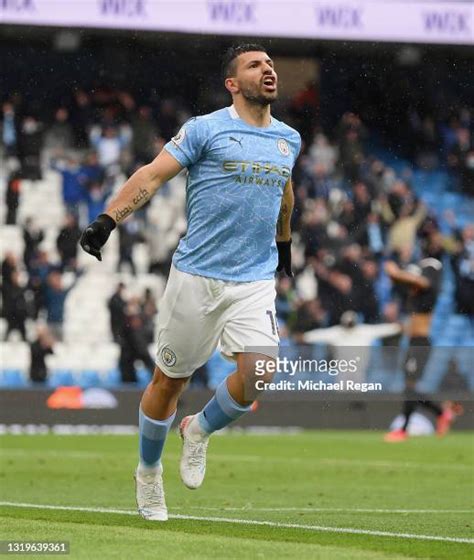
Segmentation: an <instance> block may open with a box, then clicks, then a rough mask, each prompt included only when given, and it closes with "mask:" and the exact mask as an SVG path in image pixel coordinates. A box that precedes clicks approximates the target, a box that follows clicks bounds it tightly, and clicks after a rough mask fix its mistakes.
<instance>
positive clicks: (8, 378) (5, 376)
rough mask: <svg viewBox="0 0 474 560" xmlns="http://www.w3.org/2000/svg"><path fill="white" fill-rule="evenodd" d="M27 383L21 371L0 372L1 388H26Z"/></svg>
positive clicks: (7, 370) (8, 370)
mask: <svg viewBox="0 0 474 560" xmlns="http://www.w3.org/2000/svg"><path fill="white" fill-rule="evenodd" d="M26 385H27V381H26V379H25V378H24V376H23V373H22V371H21V369H4V370H2V371H1V372H0V387H9V388H13V387H25V386H26Z"/></svg>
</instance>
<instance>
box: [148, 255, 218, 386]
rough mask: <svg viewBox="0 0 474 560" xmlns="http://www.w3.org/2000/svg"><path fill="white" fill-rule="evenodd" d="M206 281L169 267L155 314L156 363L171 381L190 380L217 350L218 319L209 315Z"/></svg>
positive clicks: (216, 316)
mask: <svg viewBox="0 0 474 560" xmlns="http://www.w3.org/2000/svg"><path fill="white" fill-rule="evenodd" d="M211 299H212V294H210V291H209V288H208V279H206V278H203V277H202V276H195V275H192V274H187V273H185V272H181V271H179V270H177V269H176V268H175V267H174V266H172V268H171V271H170V276H169V279H168V283H167V285H166V290H165V293H164V296H163V299H162V300H161V302H160V307H159V314H158V325H157V333H158V344H157V352H156V363H157V365H158V367H159V368H160V369H161V370H162V371H163V372H164V373H165V374H166V375H167V376H168V377H172V378H182V377H190V376H191V375H192V374H193V372H194V371H195V370H196V369H197V368H198V367H200V366H202V365H203V364H204V363H206V362H207V360H208V359H209V357H210V356H211V355H212V353H213V352H214V350H215V348H216V347H217V343H218V340H219V336H220V333H221V329H222V327H221V324H220V322H219V315H218V313H216V312H209V309H210V308H211V306H212V301H211Z"/></svg>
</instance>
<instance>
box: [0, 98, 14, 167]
mask: <svg viewBox="0 0 474 560" xmlns="http://www.w3.org/2000/svg"><path fill="white" fill-rule="evenodd" d="M2 144H3V147H4V150H5V157H6V158H12V157H15V156H17V155H18V118H17V115H16V113H15V105H14V104H13V103H12V102H11V101H5V102H4V103H3V105H2Z"/></svg>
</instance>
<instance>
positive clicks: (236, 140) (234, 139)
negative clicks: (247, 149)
mask: <svg viewBox="0 0 474 560" xmlns="http://www.w3.org/2000/svg"><path fill="white" fill-rule="evenodd" d="M229 140H232V142H237V144H238V145H239V146H240V147H241V148H243V146H242V138H240V139H239V138H234V137H233V136H229Z"/></svg>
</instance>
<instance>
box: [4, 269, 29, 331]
mask: <svg viewBox="0 0 474 560" xmlns="http://www.w3.org/2000/svg"><path fill="white" fill-rule="evenodd" d="M3 308H4V313H5V318H6V320H7V330H6V333H5V340H8V337H9V336H10V333H11V332H12V331H18V332H19V333H20V335H21V338H22V339H23V340H24V341H25V342H26V340H27V338H26V325H25V322H26V319H27V317H28V310H27V306H26V298H25V288H24V287H23V286H22V285H21V283H20V277H19V273H18V271H16V270H15V271H13V272H12V275H11V284H10V287H9V288H8V290H7V291H6V292H5V299H4V300H3Z"/></svg>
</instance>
